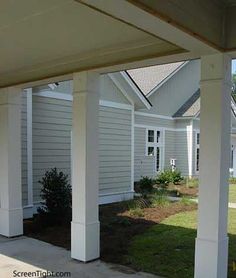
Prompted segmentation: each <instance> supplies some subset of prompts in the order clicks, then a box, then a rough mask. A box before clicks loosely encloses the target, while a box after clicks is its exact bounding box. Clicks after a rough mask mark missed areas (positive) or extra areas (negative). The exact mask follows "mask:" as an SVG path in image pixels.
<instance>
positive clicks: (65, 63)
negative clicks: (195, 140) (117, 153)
mask: <svg viewBox="0 0 236 278" xmlns="http://www.w3.org/2000/svg"><path fill="white" fill-rule="evenodd" d="M42 2H43V3H42ZM159 2H160V3H159ZM159 2H158V3H157V1H141V0H132V1H131V0H129V1H125V0H123V1H116V0H110V1H109V5H107V1H93V0H80V1H72V0H71V1H65V0H60V1H59V0H58V1H28V0H26V1H3V6H4V8H3V9H2V10H1V12H2V16H1V23H0V26H1V32H0V41H1V48H0V56H1V65H0V72H1V75H0V87H1V94H0V95H1V97H0V104H1V105H0V116H1V117H0V128H1V133H0V159H1V163H0V164H1V167H0V177H1V179H0V198H1V200H0V201H1V202H0V234H1V235H5V236H17V235H22V234H23V213H22V211H23V209H22V196H21V195H22V194H21V193H22V192H21V191H22V190H21V183H22V181H21V145H22V140H21V118H20V96H21V95H20V93H21V91H22V89H25V88H29V87H36V86H41V85H44V84H48V83H50V84H54V83H55V82H60V81H65V80H73V81H72V82H73V87H74V88H73V101H72V130H73V131H72V140H71V142H72V144H71V153H72V159H71V161H72V167H71V168H72V199H73V201H72V218H73V219H72V225H71V233H72V238H71V247H72V248H71V256H72V258H74V259H77V260H81V261H85V262H88V261H91V260H93V259H96V258H98V257H99V254H100V248H99V216H98V203H99V202H98V184H99V182H98V165H99V158H98V144H97V142H98V140H97V138H98V131H99V130H98V110H99V95H98V92H99V91H100V85H99V80H100V77H101V75H103V74H107V73H110V72H115V71H124V70H127V69H132V68H139V67H147V66H150V65H160V64H166V63H171V62H179V61H186V60H192V59H201V65H200V90H201V140H200V141H201V142H200V145H201V147H200V168H201V171H200V185H199V204H198V232H197V238H196V248H195V266H194V272H195V274H194V275H195V276H194V277H195V278H202V277H205V276H206V275H207V276H208V277H214V278H219V277H220V278H226V277H227V258H228V235H227V214H228V186H227V184H228V172H229V171H228V169H229V162H230V161H229V158H230V157H229V153H230V149H231V143H230V134H231V125H230V124H231V112H232V110H231V107H232V106H231V102H230V101H231V99H230V94H231V88H232V84H231V62H232V59H235V57H236V41H235V34H234V33H235V32H236V31H235V13H236V8H235V1H209V0H206V1H178V2H176V1H159ZM13 7H14V8H13ZM62 19H63V20H62ZM88 22H89V24H88ZM42 42H44V43H42ZM181 81H182V82H183V81H184V80H181ZM193 93H194V92H192V94H193ZM28 99H30V97H29V98H28ZM169 104H170V106H171V105H172V103H171V102H170V103H169ZM45 105H47V104H45ZM28 107H29V110H30V106H28ZM175 112H176V111H175ZM175 112H174V113H175ZM27 128H28V130H31V129H30V124H28V125H27ZM27 128H26V129H27ZM179 128H181V127H179ZM29 134H30V131H29V132H28V133H27V134H23V136H22V139H24V140H25V138H24V136H29ZM29 137H30V136H29ZM29 142H30V141H27V144H29V145H30V143H29ZM80 150H82V152H81V151H80ZM27 156H28V158H29V159H28V160H29V161H30V159H31V155H30V148H29V150H28V151H27ZM24 163H25V161H24ZM176 163H178V161H176ZM28 168H30V167H28ZM131 169H132V168H131ZM28 170H29V171H28V172H27V178H28V179H30V176H31V174H30V173H31V172H32V171H31V170H30V169H28ZM88 172H89V173H90V175H88V174H87V173H88ZM80 177H82V178H81V179H80ZM28 193H29V195H30V196H31V195H32V194H31V193H30V190H29V191H28ZM30 196H29V199H30Z"/></svg>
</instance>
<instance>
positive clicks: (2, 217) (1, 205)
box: [0, 87, 23, 237]
mask: <svg viewBox="0 0 236 278" xmlns="http://www.w3.org/2000/svg"><path fill="white" fill-rule="evenodd" d="M21 192H22V189H21V90H20V89H18V88H14V87H11V88H5V89H1V90H0V234H1V235H4V236H7V237H12V236H18V235H21V234H23V211H22V193H21Z"/></svg>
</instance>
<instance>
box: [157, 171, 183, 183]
mask: <svg viewBox="0 0 236 278" xmlns="http://www.w3.org/2000/svg"><path fill="white" fill-rule="evenodd" d="M182 180H183V177H182V176H181V172H180V171H178V170H175V171H172V170H171V169H166V170H164V171H162V172H161V173H160V174H159V175H158V176H157V179H156V182H157V183H158V184H161V185H164V186H168V185H169V184H170V183H174V184H178V183H180V182H181V181H182Z"/></svg>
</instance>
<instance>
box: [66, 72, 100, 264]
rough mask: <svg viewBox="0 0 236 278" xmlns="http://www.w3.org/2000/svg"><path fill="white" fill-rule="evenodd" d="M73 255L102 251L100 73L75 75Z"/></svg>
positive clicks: (90, 255) (83, 257) (91, 256)
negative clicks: (100, 219)
mask: <svg viewBox="0 0 236 278" xmlns="http://www.w3.org/2000/svg"><path fill="white" fill-rule="evenodd" d="M73 86H74V93H73V121H72V122H73V123H72V225H71V256H72V258H74V259H77V260H80V261H83V262H88V261H91V260H94V259H97V258H98V257H99V254H100V228H99V227H100V225H99V220H98V166H99V162H98V110H99V74H97V73H94V72H81V73H75V74H74V76H73Z"/></svg>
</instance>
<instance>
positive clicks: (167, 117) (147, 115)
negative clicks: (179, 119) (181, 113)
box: [135, 111, 175, 121]
mask: <svg viewBox="0 0 236 278" xmlns="http://www.w3.org/2000/svg"><path fill="white" fill-rule="evenodd" d="M135 115H138V116H144V117H151V118H158V119H165V120H171V121H174V120H175V119H174V118H172V117H169V116H164V115H158V114H151V113H150V114H149V113H145V112H139V111H135Z"/></svg>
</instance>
